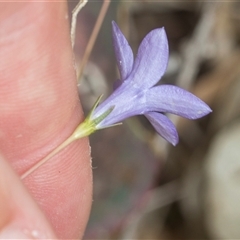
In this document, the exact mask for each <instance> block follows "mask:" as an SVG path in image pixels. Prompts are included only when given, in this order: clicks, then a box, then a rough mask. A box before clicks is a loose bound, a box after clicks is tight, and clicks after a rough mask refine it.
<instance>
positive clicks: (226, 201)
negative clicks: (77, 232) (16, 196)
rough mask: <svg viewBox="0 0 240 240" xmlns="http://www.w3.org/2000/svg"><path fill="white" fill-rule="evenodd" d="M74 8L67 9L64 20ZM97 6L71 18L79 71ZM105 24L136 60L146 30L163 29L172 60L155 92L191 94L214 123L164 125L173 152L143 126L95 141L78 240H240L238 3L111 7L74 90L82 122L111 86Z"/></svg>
mask: <svg viewBox="0 0 240 240" xmlns="http://www.w3.org/2000/svg"><path fill="white" fill-rule="evenodd" d="M75 5H76V1H75V2H72V1H69V12H71V10H72V9H73V8H74V6H75ZM101 6H102V1H91V0H90V2H89V3H88V4H87V5H86V6H85V7H84V8H83V9H82V11H81V12H80V14H79V16H78V23H77V33H76V34H77V35H76V43H75V54H76V61H77V62H78V63H79V62H80V61H81V58H82V56H83V54H84V50H85V48H86V45H87V42H88V40H89V37H90V34H91V32H92V29H93V27H94V24H95V22H96V19H97V16H98V14H99V11H100V8H101ZM112 20H115V21H116V22H117V23H118V25H119V26H120V28H121V30H122V31H123V33H124V35H125V36H126V38H127V39H128V40H129V43H130V45H131V47H132V48H133V51H134V53H136V51H137V49H138V46H139V44H140V42H141V40H142V39H143V37H144V36H145V35H146V34H147V33H148V32H149V31H150V30H152V29H154V28H159V27H163V26H164V27H165V30H166V32H167V36H168V40H169V48H170V58H169V64H168V69H167V72H166V74H165V76H164V77H163V78H162V80H161V82H160V83H161V84H163V83H164V84H166V83H167V84H174V85H178V86H180V87H182V88H184V89H187V90H189V91H190V92H192V93H194V94H195V95H197V96H198V97H200V98H201V99H202V100H203V101H205V102H206V103H207V104H208V105H209V106H210V107H211V108H212V109H213V113H211V114H210V115H208V116H206V117H204V118H202V119H200V120H197V121H190V120H186V119H183V118H179V117H176V116H170V118H171V120H172V121H174V123H175V124H176V126H177V129H178V132H179V137H180V142H179V144H178V145H177V146H176V147H172V146H170V145H169V144H168V143H166V141H165V140H163V139H162V138H161V137H160V136H159V135H157V134H156V133H155V131H154V130H153V128H152V127H151V125H150V124H149V123H148V121H147V119H145V118H144V117H134V118H131V119H129V120H126V121H124V123H123V125H121V126H118V127H114V128H109V129H106V130H102V131H99V132H97V133H95V134H93V135H92V136H91V137H90V141H91V148H92V166H93V176H94V183H93V184H94V194H93V207H92V213H91V216H90V220H89V224H88V227H87V230H86V234H85V237H84V238H85V239H220V238H221V239H240V227H239V226H240V104H239V103H240V50H239V47H240V2H239V1H221V2H220V1H211V2H210V1H197V0H195V1H194V0H192V1H185V2H183V1H173V2H172V1H169V2H168V1H147V0H145V1H143V0H141V1H120V0H119V1H112V3H111V4H110V7H109V10H108V12H107V15H106V17H105V20H104V23H103V26H102V28H101V30H100V33H99V36H98V38H97V41H96V44H95V46H94V49H93V52H92V54H91V57H90V61H89V62H88V64H87V66H86V68H85V71H84V76H83V78H82V80H81V84H80V87H79V91H80V97H81V100H82V103H83V108H84V111H85V114H87V113H88V111H89V110H90V108H91V107H92V105H93V103H94V102H95V101H96V99H97V97H99V95H101V94H104V97H107V96H108V95H109V94H110V93H111V92H112V85H113V82H114V81H115V80H116V79H117V78H118V71H117V68H116V62H115V58H114V52H113V47H112V39H111V21H112ZM156 54H157V53H156Z"/></svg>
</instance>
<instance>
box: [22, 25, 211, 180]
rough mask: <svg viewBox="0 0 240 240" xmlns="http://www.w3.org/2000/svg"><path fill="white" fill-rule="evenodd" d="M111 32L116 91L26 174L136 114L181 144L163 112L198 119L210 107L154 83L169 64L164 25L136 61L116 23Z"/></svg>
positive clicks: (147, 41)
mask: <svg viewBox="0 0 240 240" xmlns="http://www.w3.org/2000/svg"><path fill="white" fill-rule="evenodd" d="M112 35H113V45H114V50H115V55H116V59H117V65H118V69H119V72H120V79H119V80H117V81H116V83H115V90H114V91H113V93H112V94H111V95H110V96H109V97H108V98H107V99H106V100H105V101H103V102H102V103H101V104H100V105H98V103H99V101H100V99H101V97H100V98H98V100H97V101H96V103H95V105H94V106H93V108H92V110H91V112H90V113H89V115H88V116H87V117H86V119H85V120H84V121H83V122H82V123H80V125H79V126H78V127H77V128H76V130H75V131H74V132H73V134H72V135H71V136H70V137H69V138H67V139H66V140H65V141H64V142H63V143H62V144H60V145H59V146H58V147H57V148H56V149H54V150H53V151H52V152H51V153H50V154H49V155H47V156H46V157H45V158H44V159H42V160H41V161H39V162H38V163H37V164H35V165H34V166H33V167H32V168H31V169H29V170H28V171H26V172H25V173H24V174H23V175H22V176H21V178H22V179H23V178H25V177H27V176H28V175H29V174H31V173H32V172H33V171H35V170H36V169H37V168H38V167H39V166H41V165H42V164H44V163H45V162H46V161H47V160H49V159H50V158H51V157H52V156H54V155H55V154H56V153H58V152H60V151H61V150H62V149H63V148H65V147H66V146H67V145H69V144H70V143H71V142H73V141H75V140H76V139H79V138H82V137H85V136H88V135H90V134H91V133H93V132H95V131H96V130H99V129H103V128H106V127H110V126H113V125H116V124H118V123H119V122H121V121H122V120H124V119H126V118H129V117H131V116H134V115H145V116H146V117H147V118H148V120H149V121H150V123H151V124H152V125H153V127H154V128H155V129H156V131H157V132H158V133H159V134H160V135H161V136H162V137H163V138H165V139H166V140H167V141H169V142H170V143H171V144H173V145H176V144H177V143H178V134H177V131H176V128H175V126H174V124H173V123H172V122H171V121H170V120H169V119H168V118H167V117H166V116H165V115H164V114H163V113H173V114H176V115H179V116H182V117H185V118H188V119H198V118H201V117H203V116H205V115H207V114H208V113H210V112H211V109H210V108H209V107H208V105H207V104H205V103H204V102H203V101H201V100H200V99H199V98H197V97H196V96H194V95H193V94H191V93H189V92H187V91H185V90H183V89H181V88H179V87H176V86H171V85H160V86H155V85H156V83H157V82H158V81H159V80H160V79H161V77H162V76H163V74H164V73H165V71H166V68H167V64H168V54H169V53H168V40H167V36H166V33H165V30H164V28H158V29H155V30H152V31H151V32H150V33H148V34H147V36H146V37H145V38H144V39H143V41H142V42H141V44H140V46H139V49H138V53H137V56H136V58H135V61H134V57H133V52H132V49H131V48H130V46H129V44H128V42H127V40H126V38H125V37H124V35H123V34H122V32H121V31H120V29H119V28H118V26H117V24H116V23H115V22H113V23H112Z"/></svg>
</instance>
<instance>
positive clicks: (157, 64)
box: [130, 28, 168, 89]
mask: <svg viewBox="0 0 240 240" xmlns="http://www.w3.org/2000/svg"><path fill="white" fill-rule="evenodd" d="M167 64H168V40H167V36H166V32H165V30H164V28H158V29H155V30H152V31H151V32H150V33H148V34H147V36H146V37H145V38H144V39H143V41H142V42H141V44H140V47H139V49H138V53H137V57H136V60H135V63H134V66H133V71H132V73H131V75H130V76H131V78H132V79H133V80H132V81H133V82H134V85H137V86H138V87H139V88H142V87H143V88H145V89H146V88H149V87H152V86H153V85H155V84H156V83H157V82H158V81H159V80H160V78H161V77H162V76H163V74H164V73H165V71H166V68H167Z"/></svg>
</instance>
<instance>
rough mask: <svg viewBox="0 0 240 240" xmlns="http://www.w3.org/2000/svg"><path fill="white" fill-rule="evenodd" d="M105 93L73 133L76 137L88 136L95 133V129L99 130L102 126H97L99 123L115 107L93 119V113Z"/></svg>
mask: <svg viewBox="0 0 240 240" xmlns="http://www.w3.org/2000/svg"><path fill="white" fill-rule="evenodd" d="M102 96H103V95H101V96H100V97H99V98H98V99H97V101H96V102H95V103H94V105H93V107H92V109H91V111H90V112H89V114H88V116H87V117H86V118H85V120H84V121H83V122H82V123H80V124H79V125H78V127H77V128H76V130H75V131H74V133H73V137H74V138H75V139H79V138H82V137H86V136H89V135H91V134H92V133H94V132H95V131H97V130H99V129H100V128H98V127H97V125H98V124H99V123H100V122H101V121H102V120H104V119H105V118H106V117H107V116H108V115H109V114H110V113H111V112H112V111H113V109H114V106H112V107H110V108H109V109H108V110H107V111H105V112H104V113H102V114H101V115H100V116H98V117H97V118H95V119H92V115H93V112H94V110H95V109H96V107H97V106H98V104H99V102H100V100H101V98H102Z"/></svg>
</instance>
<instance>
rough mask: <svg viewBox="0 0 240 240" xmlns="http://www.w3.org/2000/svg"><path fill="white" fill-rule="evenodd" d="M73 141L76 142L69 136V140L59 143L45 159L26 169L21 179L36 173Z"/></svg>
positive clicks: (72, 136)
mask: <svg viewBox="0 0 240 240" xmlns="http://www.w3.org/2000/svg"><path fill="white" fill-rule="evenodd" d="M74 140H76V138H75V136H74V135H71V136H70V137H69V138H67V139H66V140H65V141H64V142H63V143H61V144H60V145H59V146H58V147H57V148H55V149H54V150H53V151H52V152H50V153H49V154H48V155H47V156H46V157H45V158H43V159H42V160H40V161H39V162H37V163H36V164H35V165H34V166H33V167H31V168H30V169H28V170H27V171H26V172H25V173H23V174H22V175H21V177H20V178H21V179H24V178H26V177H27V176H28V175H30V174H31V173H33V172H34V171H36V170H37V169H38V168H39V167H40V166H42V165H43V164H44V163H45V162H47V161H48V160H49V159H50V158H52V157H53V156H54V155H56V154H57V153H59V152H60V151H62V150H63V149H64V148H65V147H66V146H68V145H69V144H70V143H72V142H73V141H74Z"/></svg>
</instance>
